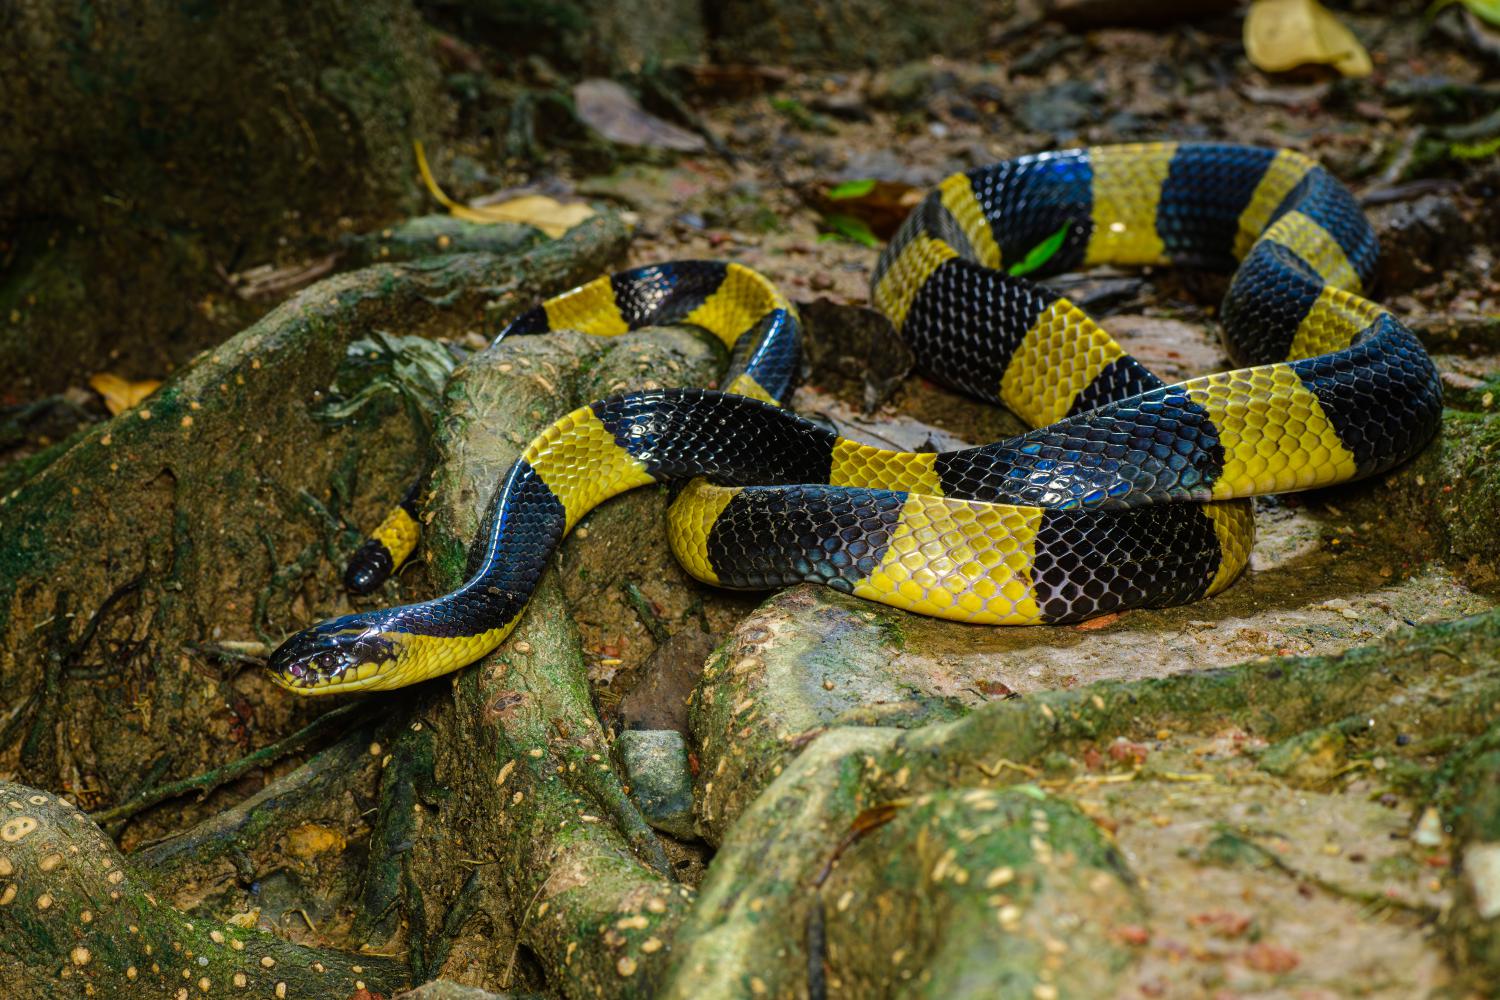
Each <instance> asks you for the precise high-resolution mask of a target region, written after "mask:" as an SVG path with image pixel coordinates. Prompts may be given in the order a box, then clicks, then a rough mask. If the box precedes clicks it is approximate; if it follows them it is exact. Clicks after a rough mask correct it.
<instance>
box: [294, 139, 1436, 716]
mask: <svg viewBox="0 0 1500 1000" xmlns="http://www.w3.org/2000/svg"><path fill="white" fill-rule="evenodd" d="M1063 229H1066V237H1065V239H1064V241H1063V243H1062V246H1061V248H1060V249H1059V250H1058V252H1057V253H1056V254H1055V255H1054V256H1053V257H1052V258H1051V259H1050V260H1049V261H1048V262H1047V264H1046V265H1045V273H1058V272H1061V271H1066V270H1069V269H1073V268H1076V267H1078V266H1081V265H1090V264H1099V263H1106V262H1107V263H1117V264H1167V263H1176V264H1191V265H1195V266H1207V267H1214V268H1219V269H1223V270H1229V269H1231V268H1235V271H1234V277H1233V280H1232V282H1231V284H1230V288H1229V291H1228V294H1227V295H1226V297H1225V300H1224V304H1223V310H1222V313H1221V317H1222V321H1223V326H1224V332H1225V337H1226V340H1227V342H1228V345H1229V348H1230V351H1231V353H1232V356H1233V357H1234V358H1235V360H1236V362H1237V363H1240V364H1244V365H1247V366H1250V367H1245V368H1241V369H1237V370H1234V371H1229V372H1224V373H1220V374H1215V375H1207V376H1203V377H1201V378H1195V379H1191V380H1189V381H1186V382H1182V383H1179V384H1176V385H1170V386H1169V385H1165V384H1163V383H1162V382H1161V380H1159V379H1158V378H1157V377H1156V376H1154V375H1153V374H1151V372H1149V371H1148V370H1146V369H1145V368H1144V367H1143V366H1142V365H1141V364H1139V363H1138V362H1137V361H1135V360H1134V359H1133V358H1131V357H1130V356H1129V355H1127V354H1126V353H1125V352H1124V350H1123V349H1121V347H1120V346H1119V345H1118V344H1117V343H1115V341H1114V340H1113V339H1111V338H1110V337H1109V335H1108V334H1106V333H1105V332H1104V331H1103V330H1102V329H1100V328H1099V327H1098V326H1097V325H1096V324H1095V323H1094V322H1093V321H1092V320H1090V319H1089V318H1088V316H1086V315H1085V314H1084V313H1083V312H1082V311H1081V310H1079V309H1078V308H1077V307H1076V306H1074V305H1073V304H1072V303H1070V302H1069V301H1068V300H1067V299H1065V298H1062V297H1060V296H1058V295H1055V294H1053V293H1051V292H1049V291H1047V290H1046V289H1045V288H1043V287H1040V286H1037V285H1034V284H1032V283H1030V282H1029V281H1026V280H1023V279H1020V278H1015V277H1011V276H1008V275H1007V274H1006V273H1004V271H1002V270H1000V268H1001V265H1002V263H1003V262H1006V261H1009V260H1014V259H1016V258H1018V257H1020V256H1021V255H1023V254H1025V253H1026V252H1027V250H1029V249H1030V248H1032V247H1033V246H1036V245H1037V244H1039V243H1041V242H1042V241H1043V240H1045V239H1047V238H1048V237H1049V236H1052V235H1053V234H1055V233H1057V232H1058V231H1060V230H1063ZM1376 255H1377V246H1376V239H1375V235H1374V233H1373V231H1372V230H1371V228H1370V226H1369V224H1368V222H1367V221H1366V220H1365V218H1364V216H1363V215H1362V213H1361V212H1360V210H1359V208H1358V206H1357V205H1356V203H1355V201H1354V199H1353V197H1352V196H1351V195H1350V194H1349V192H1348V190H1347V189H1345V188H1344V187H1343V186H1342V185H1341V184H1339V183H1338V182H1337V181H1336V180H1335V179H1334V178H1333V177H1331V176H1330V175H1329V174H1328V173H1327V172H1326V171H1324V170H1323V169H1322V168H1321V167H1319V166H1317V165H1316V164H1315V163H1314V162H1313V161H1312V160H1310V159H1308V158H1307V157H1305V156H1302V155H1301V154H1298V153H1295V152H1291V151H1286V150H1282V151H1277V150H1270V149H1259V148H1253V147H1245V146H1231V145H1211V144H1175V143H1152V144H1143V145H1131V146H1109V147H1098V148H1093V149H1088V150H1075V151H1069V152H1058V153H1046V154H1041V155H1037V156H1028V157H1023V158H1020V159H1017V160H1011V161H1007V162H1005V163H1000V164H997V165H995V166H991V167H986V168H982V169H979V170H974V171H971V172H969V173H966V174H956V175H954V176H953V177H950V178H948V179H947V180H945V181H944V182H943V183H942V184H941V185H940V186H939V187H938V188H937V189H936V190H935V191H933V192H932V193H930V194H929V195H928V196H927V198H926V199H925V200H924V201H923V202H922V203H921V204H920V205H919V206H918V207H917V208H916V209H915V210H914V211H913V212H912V214H911V216H910V218H908V219H907V221H906V223H905V225H904V226H903V227H902V228H901V230H900V232H899V233H898V234H897V235H896V237H895V239H894V240H893V241H892V242H891V243H890V245H889V246H888V247H887V248H886V249H885V251H884V253H883V254H882V255H881V257H880V262H879V264H878V265H877V267H876V271H875V275H874V278H873V281H872V296H873V299H874V302H875V304H876V306H877V307H878V308H879V309H881V310H882V311H883V312H885V313H886V315H888V316H889V317H890V318H891V320H892V321H893V322H894V323H895V325H896V327H897V328H898V329H899V330H900V332H901V334H902V335H903V337H904V338H905V339H906V340H907V341H908V343H910V345H911V346H912V348H913V350H914V351H915V353H916V355H917V358H918V361H919V364H920V366H921V367H922V369H923V370H924V371H925V372H926V373H927V374H928V375H930V376H931V377H933V378H935V379H938V380H939V381H942V382H944V383H946V384H948V385H950V386H953V387H955V388H958V389H961V390H963V391H965V392H967V393H969V394H972V395H974V396H977V397H980V398H982V399H987V400H995V401H998V402H1001V403H1003V404H1004V405H1006V406H1007V407H1009V408H1010V409H1011V410H1013V411H1014V412H1015V413H1017V414H1018V415H1019V416H1020V417H1022V418H1023V419H1024V420H1026V421H1027V422H1028V423H1030V424H1031V425H1032V426H1034V427H1036V428H1037V429H1036V430H1034V431H1032V432H1030V433H1028V434H1025V435H1022V436H1021V437H1018V438H1014V439H1012V440H1009V441H1002V442H998V443H996V444H991V445H985V446H983V447H979V448H970V449H966V450H964V451H958V452H949V453H946V454H916V453H906V452H895V451H886V450H882V449H878V448H874V447H871V446H868V445H862V444H858V443H856V442H853V441H849V440H846V439H843V438H840V437H838V436H837V435H835V434H833V433H831V432H829V431H826V430H824V429H822V428H820V427H818V426H816V425H814V424H812V423H810V422H808V421H806V420H803V419H802V418H800V417H798V416H796V415H795V414H793V413H790V412H788V411H786V410H783V409H781V408H780V406H779V404H780V401H781V400H782V399H783V398H784V397H785V395H786V394H787V393H788V391H789V389H790V387H791V382H792V378H793V375H794V373H795V371H796V369H797V367H798V363H799V362H798V357H799V351H798V339H799V335H800V330H799V326H798V321H797V316H796V311H795V309H794V308H793V307H792V306H791V304H790V303H789V302H788V301H787V300H786V299H784V298H783V297H782V296H781V294H780V293H779V292H778V291H777V290H776V288H775V287H774V286H772V285H771V284H770V283H769V282H768V281H767V280H766V279H765V278H763V277H761V276H760V275H758V274H756V273H755V272H753V271H751V270H749V269H747V268H744V267H742V266H740V265H738V264H725V263H717V262H705V261H685V262H677V263H670V264H661V265H653V266H649V267H643V268H638V269H635V270H632V271H627V272H623V273H621V274H616V275H613V276H609V277H604V278H600V279H598V280H596V281H593V282H590V283H589V284H587V285H584V286H582V287H580V288H577V289H575V290H573V291H571V292H568V293H566V294H564V295H560V296H558V297H557V298H554V299H551V300H549V301H548V302H546V303H544V304H543V305H541V306H539V307H537V308H535V309H533V310H531V311H530V312H527V313H525V314H523V315H522V316H520V317H519V318H517V319H516V320H515V321H514V322H513V323H512V324H511V325H510V327H509V328H507V330H506V332H505V334H502V336H505V335H510V336H516V335H524V334H538V333H543V332H545V331H548V330H554V329H561V328H569V329H576V330H582V331H584V332H586V333H591V334H597V335H600V336H610V335H615V334H619V333H622V332H625V331H626V330H630V329H634V328H638V327H642V326H647V325H659V324H668V323H688V324H696V325H698V326H701V327H703V328H704V329H706V330H708V331H710V332H712V333H713V334H715V335H716V336H718V337H719V338H720V339H722V340H723V341H724V343H725V344H726V345H728V346H729V347H730V349H731V352H732V355H731V356H732V361H731V368H730V373H729V376H728V378H727V379H726V384H727V389H726V390H725V391H722V392H713V391H707V390H698V389H678V390H657V391H651V392H639V393H630V394H627V395H622V396H616V397H611V398H609V399H605V400H601V401H599V402H596V403H593V404H592V405H590V406H587V407H583V408H582V409H579V410H576V411H574V412H573V413H570V414H568V415H567V416H565V417H563V418H562V419H560V420H558V421H557V422H556V423H555V424H553V425H552V426H550V427H549V428H547V429H546V430H545V431H544V432H543V433H542V434H541V435H540V436H538V437H537V439H536V440H534V441H533V442H532V443H531V444H530V445H529V446H528V447H527V449H526V450H525V452H524V453H523V454H522V456H521V458H520V459H519V460H518V461H517V462H516V463H515V465H514V466H513V467H512V468H511V470H510V472H509V473H508V475H507V477H506V479H505V481H504V483H503V484H502V485H501V487H500V489H499V490H498V492H497V494H496V496H495V499H494V503H493V507H492V510H491V516H490V517H489V518H488V519H487V521H486V523H487V524H488V525H490V530H489V531H488V534H487V536H486V537H484V538H482V539H480V540H479V541H478V542H477V543H476V547H475V549H474V551H473V553H472V555H471V565H472V566H473V567H474V571H473V573H472V575H471V578H470V579H469V580H468V582H466V583H465V584H464V585H463V586H462V587H460V588H459V589H457V590H455V591H453V592H452V593H449V594H446V595H444V596H442V597H439V598H437V599H435V600H432V601H427V602H424V603H421V604H414V605H408V606H404V607H397V608H391V609H387V610H381V611H373V612H366V613H361V614H355V615H348V616H345V617H343V618H338V619H335V620H332V621H329V622H324V623H322V624H319V625H317V626H314V627H313V628H310V629H307V630H305V631H303V632H301V633H298V634H297V635H295V636H293V637H292V638H291V639H290V640H288V641H287V642H286V643H285V644H283V645H282V647H281V648H280V649H278V650H277V651H276V653H275V654H273V656H272V659H271V664H270V666H271V669H272V672H273V676H274V677H276V679H277V680H278V681H279V682H280V683H282V684H284V685H285V686H287V687H289V688H291V689H292V690H294V691H297V692H299V693H304V694H318V693H325V692H336V691H348V690H353V689H359V688H365V689H384V688H393V687H399V686H402V685H405V684H411V683H414V682H416V681H420V680H423V679H426V678H428V677H433V676H436V675H438V674H442V673H445V672H447V671H450V670H454V669H456V668H458V667H461V666H464V665H465V664H468V663H472V662H474V661H475V660H477V659H479V658H480V657H482V656H483V655H484V654H486V653H487V652H489V651H490V650H492V649H493V648H495V646H497V645H498V644H499V643H500V642H501V641H502V640H503V639H504V638H505V636H506V635H507V634H508V633H509V632H510V630H511V628H512V627H514V625H515V623H516V620H517V619H518V618H519V616H520V614H521V612H522V610H523V608H524V607H525V605H526V601H527V599H528V598H529V596H530V594H531V593H532V590H533V589H534V587H535V586H536V583H537V580H538V578H539V576H540V574H541V572H542V570H543V569H544V568H545V566H546V563H547V560H548V558H549V557H550V555H551V553H552V551H553V550H554V548H555V547H556V545H557V544H558V542H559V541H560V540H561V539H562V537H563V536H564V535H565V534H566V533H567V532H568V531H569V530H570V529H571V528H572V527H573V525H574V524H575V523H577V521H578V519H579V518H581V517H582V516H583V515H584V514H585V513H587V512H588V511H589V510H591V509H592V508H593V507H594V506H596V505H597V504H599V503H601V502H602V501H604V500H605V499H607V498H608V497H611V496H614V495H615V494H617V493H620V492H622V491H624V490H627V489H631V488H632V487H635V486H640V485H643V484H646V483H651V482H659V481H664V480H670V479H692V480H693V482H692V483H691V484H690V485H689V486H688V487H687V489H686V490H684V491H683V493H682V494H681V495H680V496H679V497H678V499H677V500H676V501H675V502H674V504H673V507H672V510H671V514H670V519H669V529H668V530H669V537H670V540H671V544H672V548H673V551H674V552H675V553H676V554H677V556H678V558H679V560H680V561H681V562H682V564H683V565H684V566H685V567H686V568H687V569H688V570H689V571H690V572H691V573H692V574H693V575H694V576H696V577H698V578H699V579H701V580H704V581H707V582H709V583H715V584H718V585H720V586H726V587H740V588H768V587H777V586H782V585H786V584H790V583H793V582H797V581H804V580H810V581H816V582H820V583H825V584H828V585H829V586H832V587H835V588H838V589H840V590H843V591H846V592H849V593H853V594H857V595H859V596H861V597H866V598H870V599H872V600H877V601H881V602H883V603H886V604H890V605H894V606H896V607H901V608H906V609H908V610H912V611H916V612H920V613H922V614H927V615H934V616H938V617H942V618H949V619H954V620H958V621H967V622H976V623H988V624H1033V623H1041V622H1066V621H1075V620H1078V619H1080V618H1086V617H1089V616H1092V615H1096V614H1100V613H1103V612H1107V611H1112V610H1121V609H1126V608H1138V607H1159V606H1164V605H1169V604H1177V603H1182V602H1186V601H1192V600H1196V599H1198V598H1202V597H1205V596H1209V595H1212V594H1215V593H1217V592H1218V591H1220V590H1221V589H1223V588H1224V587H1226V586H1228V584H1229V583H1230V582H1231V581H1232V580H1233V579H1234V578H1235V576H1236V575H1237V574H1238V573H1239V572H1240V570H1241V569H1242V568H1243V567H1244V565H1245V562H1246V558H1247V555H1248V551H1249V547H1250V542H1251V538H1252V531H1253V525H1252V521H1251V516H1250V511H1249V506H1248V502H1247V501H1246V500H1245V499H1244V498H1247V497H1250V496H1254V495H1258V494H1264V493H1281V492H1287V491H1290V490H1302V489H1310V488H1314V487H1320V486H1327V485H1330V484H1333V483H1338V482H1343V481H1347V480H1351V479H1356V478H1359V477H1362V476H1368V475H1372V474H1375V473H1378V472H1381V471H1384V470H1386V469H1388V468H1390V467H1391V466H1393V465H1395V464H1397V463H1398V462H1401V461H1403V460H1404V459H1406V458H1408V457H1409V456H1411V455H1412V454H1413V453H1415V452H1416V451H1417V450H1418V449H1419V448H1420V447H1421V446H1422V445H1423V444H1424V443H1425V442H1426V441H1427V440H1428V439H1429V438H1430V437H1431V436H1432V434H1433V433H1434V432H1435V430H1436V428H1437V425H1438V420H1439V411H1440V407H1441V393H1440V387H1439V383H1438V379H1437V373H1436V371H1435V370H1434V368H1433V366H1432V363H1431V361H1430V359H1429V358H1428V357H1427V355H1426V353H1425V352H1424V351H1423V349H1422V347H1421V345H1420V344H1419V343H1418V342H1417V341H1416V339H1415V338H1414V337H1413V335H1412V334H1411V333H1410V332H1409V331H1408V330H1407V329H1406V328H1405V327H1404V326H1402V325H1401V323H1399V322H1398V321H1397V320H1396V319H1395V317H1394V316H1392V315H1391V314H1390V313H1389V312H1387V311H1386V310H1385V309H1384V308H1382V307H1381V306H1379V305H1377V304H1375V303H1373V302H1371V301H1369V300H1367V299H1364V298H1362V297H1360V294H1359V293H1360V291H1361V290H1362V288H1363V287H1364V286H1365V284H1366V283H1367V282H1368V281H1369V280H1370V278H1371V276H1372V274H1373V271H1374V267H1375V260H1376ZM1236 265H1238V266H1237V268H1236Z"/></svg>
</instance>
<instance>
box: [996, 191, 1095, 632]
mask: <svg viewBox="0 0 1500 1000" xmlns="http://www.w3.org/2000/svg"><path fill="white" fill-rule="evenodd" d="M1071 228H1073V222H1072V220H1071V219H1070V220H1069V221H1067V222H1064V223H1063V224H1062V228H1061V229H1059V230H1058V231H1057V232H1055V233H1053V234H1052V235H1051V236H1049V237H1047V238H1046V239H1045V240H1042V242H1040V243H1038V244H1037V245H1036V246H1034V247H1032V248H1031V249H1030V250H1028V251H1026V256H1025V257H1022V258H1021V259H1020V260H1018V261H1016V262H1015V263H1014V264H1012V265H1011V266H1010V268H1009V270H1008V271H1007V272H1006V273H1007V274H1009V275H1010V276H1011V277H1015V278H1018V277H1020V276H1021V275H1023V274H1030V273H1031V272H1032V271H1035V270H1036V269H1037V268H1039V267H1041V266H1042V265H1043V264H1045V263H1047V261H1049V260H1051V259H1052V258H1053V257H1055V256H1056V255H1057V251H1059V250H1061V249H1062V245H1063V241H1065V240H1066V239H1067V238H1068V230H1069V229H1071ZM1119 620H1120V616H1119V614H1118V613H1115V612H1111V613H1110V614H1106V615H1100V616H1099V617H1098V618H1091V619H1089V621H1086V622H1083V623H1082V624H1080V625H1079V626H1078V627H1079V628H1081V629H1089V628H1103V627H1104V626H1105V625H1108V624H1109V623H1110V622H1116V621H1119ZM1095 623H1097V624H1095Z"/></svg>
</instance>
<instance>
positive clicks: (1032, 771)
mask: <svg viewBox="0 0 1500 1000" xmlns="http://www.w3.org/2000/svg"><path fill="white" fill-rule="evenodd" d="M974 766H975V767H977V768H979V770H980V771H981V772H983V774H984V776H985V777H986V778H998V777H1000V774H1001V772H1002V771H1006V770H1010V771H1020V772H1021V773H1022V774H1024V775H1026V777H1028V778H1036V777H1039V776H1040V775H1041V773H1042V772H1041V771H1038V770H1037V769H1036V768H1034V767H1030V766H1029V765H1026V764H1017V763H1016V762H1015V761H1013V760H1006V759H1005V758H1004V757H1001V758H1000V759H999V760H997V761H995V763H993V764H991V765H990V766H989V767H985V766H984V765H983V764H975V765H974Z"/></svg>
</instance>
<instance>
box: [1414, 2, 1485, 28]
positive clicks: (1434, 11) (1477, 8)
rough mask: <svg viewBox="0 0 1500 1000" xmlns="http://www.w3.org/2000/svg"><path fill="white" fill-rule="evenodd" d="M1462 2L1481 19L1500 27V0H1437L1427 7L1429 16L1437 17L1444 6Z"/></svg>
mask: <svg viewBox="0 0 1500 1000" xmlns="http://www.w3.org/2000/svg"><path fill="white" fill-rule="evenodd" d="M1456 3H1461V4H1463V5H1464V6H1465V7H1467V8H1469V9H1470V10H1471V11H1473V12H1474V15H1475V16H1476V17H1478V18H1480V19H1481V20H1484V21H1488V22H1489V23H1490V24H1493V25H1495V26H1496V27H1500V0H1437V2H1436V3H1434V4H1433V5H1432V6H1431V7H1428V8H1427V16H1428V17H1429V18H1431V17H1436V16H1437V15H1438V14H1439V13H1441V12H1442V10H1443V9H1444V8H1447V7H1451V6H1453V5H1454V4H1456Z"/></svg>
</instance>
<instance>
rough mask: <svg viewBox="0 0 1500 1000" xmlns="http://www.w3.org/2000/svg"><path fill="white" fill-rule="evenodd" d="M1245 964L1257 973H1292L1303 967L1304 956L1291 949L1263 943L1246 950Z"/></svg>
mask: <svg viewBox="0 0 1500 1000" xmlns="http://www.w3.org/2000/svg"><path fill="white" fill-rule="evenodd" d="M1245 964H1246V965H1248V966H1250V968H1252V969H1254V970H1255V971H1256V972H1270V973H1273V974H1280V973H1283V972H1291V971H1292V970H1293V969H1295V968H1296V967H1297V966H1299V965H1301V964H1302V956H1301V955H1299V954H1297V953H1296V952H1295V951H1292V950H1291V949H1290V948H1282V947H1280V946H1279V945H1274V944H1269V943H1267V942H1265V941H1262V942H1260V943H1259V944H1252V945H1251V946H1250V947H1249V948H1246V949H1245Z"/></svg>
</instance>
